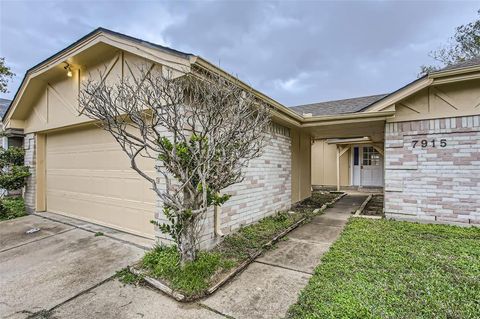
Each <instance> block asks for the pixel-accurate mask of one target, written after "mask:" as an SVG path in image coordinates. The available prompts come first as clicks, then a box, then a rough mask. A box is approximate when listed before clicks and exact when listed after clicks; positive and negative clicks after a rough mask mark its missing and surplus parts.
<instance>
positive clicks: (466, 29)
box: [419, 10, 480, 76]
mask: <svg viewBox="0 0 480 319" xmlns="http://www.w3.org/2000/svg"><path fill="white" fill-rule="evenodd" d="M477 13H478V14H479V15H480V10H479V11H478V12H477ZM430 56H431V57H432V58H433V59H434V60H436V61H437V62H440V65H423V66H421V71H420V74H419V76H422V75H425V74H427V73H429V72H432V71H437V70H439V69H440V68H442V67H445V66H449V65H452V64H456V63H459V62H463V61H466V60H469V59H472V58H476V57H479V56H480V19H477V20H475V21H473V22H470V23H467V24H464V25H461V26H459V27H457V28H456V30H455V34H454V36H453V37H452V38H450V43H448V44H447V45H446V46H444V47H442V48H439V49H437V50H435V51H431V52H430Z"/></svg>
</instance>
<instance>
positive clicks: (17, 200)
mask: <svg viewBox="0 0 480 319" xmlns="http://www.w3.org/2000/svg"><path fill="white" fill-rule="evenodd" d="M26 214H27V213H26V210H25V203H24V202H23V198H21V197H4V198H3V199H2V200H0V220H8V219H13V218H17V217H21V216H25V215H26Z"/></svg>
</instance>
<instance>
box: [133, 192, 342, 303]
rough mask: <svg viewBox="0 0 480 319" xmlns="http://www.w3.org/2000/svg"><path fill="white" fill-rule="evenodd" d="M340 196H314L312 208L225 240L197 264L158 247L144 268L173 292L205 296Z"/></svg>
mask: <svg viewBox="0 0 480 319" xmlns="http://www.w3.org/2000/svg"><path fill="white" fill-rule="evenodd" d="M336 196H337V195H330V194H320V195H316V193H314V198H313V199H308V201H309V205H307V206H302V204H300V206H299V208H298V209H296V211H294V212H290V213H289V212H280V213H278V214H275V215H273V216H269V217H265V218H263V219H262V220H260V221H258V222H257V223H255V224H252V225H249V226H245V227H242V228H240V229H239V230H238V231H237V232H235V233H232V234H230V235H228V236H225V238H224V240H223V241H222V242H221V243H220V244H219V245H217V247H215V248H214V249H213V250H211V251H200V252H199V253H198V257H197V260H195V261H194V262H189V263H186V264H185V265H183V266H182V265H180V256H179V254H178V252H177V250H176V249H175V247H166V246H157V247H155V248H154V249H153V250H152V251H150V252H148V253H146V254H145V256H144V257H143V259H142V261H141V267H142V268H143V269H144V270H146V272H147V274H148V275H150V276H152V277H154V278H157V279H159V280H161V281H164V282H165V283H166V284H168V285H169V286H170V287H171V288H173V289H174V290H176V291H179V292H181V293H182V294H184V295H185V296H187V297H197V296H202V295H204V294H205V291H206V290H207V289H208V288H209V287H210V286H212V285H213V284H214V283H215V282H216V281H218V279H219V278H221V277H222V275H224V274H225V273H226V272H227V271H228V270H230V269H232V268H234V267H236V266H238V265H239V264H241V263H242V262H244V261H245V260H247V259H248V258H250V257H251V256H253V255H254V254H255V253H256V252H258V251H260V250H265V249H268V247H265V245H266V244H267V243H268V242H270V241H271V240H272V239H273V238H274V237H276V236H277V235H278V234H280V233H281V232H282V231H284V230H285V229H287V228H288V227H290V226H292V225H293V224H295V223H296V222H297V221H299V220H300V219H302V218H303V217H306V218H307V219H308V218H311V217H312V216H313V214H312V211H313V209H314V208H317V207H320V206H321V205H323V203H325V202H328V201H330V200H331V199H333V198H335V197H336Z"/></svg>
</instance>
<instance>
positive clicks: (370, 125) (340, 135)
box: [308, 119, 385, 192]
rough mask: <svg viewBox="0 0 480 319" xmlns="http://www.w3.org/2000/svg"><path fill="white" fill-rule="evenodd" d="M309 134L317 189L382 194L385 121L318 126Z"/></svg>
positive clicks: (309, 129) (373, 120)
mask: <svg viewBox="0 0 480 319" xmlns="http://www.w3.org/2000/svg"><path fill="white" fill-rule="evenodd" d="M308 131H309V133H310V135H311V136H312V145H311V147H312V151H311V172H312V181H311V183H312V187H313V188H314V189H330V190H331V189H335V190H341V189H355V190H365V191H368V192H372V191H377V192H382V191H383V186H384V132H385V120H384V119H381V120H378V119H363V121H359V122H347V123H337V122H335V123H328V122H327V123H319V124H317V125H312V126H310V127H309V128H308Z"/></svg>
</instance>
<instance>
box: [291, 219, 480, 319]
mask: <svg viewBox="0 0 480 319" xmlns="http://www.w3.org/2000/svg"><path fill="white" fill-rule="evenodd" d="M479 316H480V229H479V228H460V227H454V226H445V225H424V224H414V223H407V222H395V221H387V220H369V219H363V218H362V219H361V218H354V219H352V220H351V221H350V222H349V223H348V224H347V226H346V228H345V230H344V232H343V233H342V235H341V237H340V238H339V239H338V240H337V241H336V242H335V244H334V245H333V246H332V247H331V249H330V251H329V252H327V253H326V254H325V255H324V257H323V258H322V263H321V264H320V265H319V266H318V267H317V268H316V270H315V274H314V276H313V277H312V278H311V279H310V282H309V284H308V285H307V287H306V288H305V289H304V290H303V291H302V293H301V294H300V297H299V300H298V301H297V303H296V304H295V305H293V306H292V307H291V308H290V310H289V313H288V317H289V318H479Z"/></svg>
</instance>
